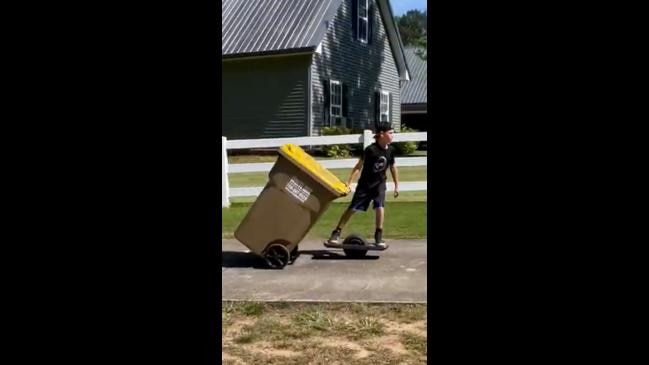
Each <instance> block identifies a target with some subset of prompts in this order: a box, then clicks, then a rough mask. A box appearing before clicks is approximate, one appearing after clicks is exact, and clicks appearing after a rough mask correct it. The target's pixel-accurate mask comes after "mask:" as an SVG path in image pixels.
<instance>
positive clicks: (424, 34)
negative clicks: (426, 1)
mask: <svg viewBox="0 0 649 365" xmlns="http://www.w3.org/2000/svg"><path fill="white" fill-rule="evenodd" d="M395 20H396V23H397V26H398V27H399V34H400V35H401V41H402V42H403V44H404V46H415V47H419V48H421V51H420V52H418V54H419V56H420V57H422V58H423V59H427V58H428V45H427V40H428V11H427V10H425V11H423V12H422V11H419V10H417V9H415V10H408V11H407V12H406V13H405V14H404V15H402V16H397V17H395Z"/></svg>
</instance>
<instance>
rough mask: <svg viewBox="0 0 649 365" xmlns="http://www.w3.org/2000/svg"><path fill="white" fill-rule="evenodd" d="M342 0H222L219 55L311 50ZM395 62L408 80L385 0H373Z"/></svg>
mask: <svg viewBox="0 0 649 365" xmlns="http://www.w3.org/2000/svg"><path fill="white" fill-rule="evenodd" d="M342 1H343V0H222V1H221V41H222V43H221V58H239V57H248V56H257V55H269V54H277V53H288V52H291V53H293V52H301V51H303V52H312V51H314V50H315V49H316V47H317V46H318V45H319V44H320V42H321V41H322V39H323V38H324V36H325V33H326V32H327V26H328V24H329V21H331V20H333V19H334V17H335V16H336V13H337V12H338V8H340V5H341V4H342ZM376 3H377V4H378V8H379V10H380V13H381V15H382V18H383V20H384V25H385V28H386V32H387V33H388V37H389V39H390V47H391V48H392V53H393V54H394V57H395V61H396V62H397V69H398V71H399V78H400V80H409V72H408V65H407V63H406V60H405V57H404V55H403V44H402V42H401V37H400V36H399V29H398V27H397V25H396V23H395V21H394V17H393V16H392V7H391V5H390V2H389V1H388V0H376Z"/></svg>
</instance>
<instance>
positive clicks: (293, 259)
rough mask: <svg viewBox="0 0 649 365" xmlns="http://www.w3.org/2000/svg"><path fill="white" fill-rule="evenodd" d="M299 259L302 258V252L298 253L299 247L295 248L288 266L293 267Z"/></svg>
mask: <svg viewBox="0 0 649 365" xmlns="http://www.w3.org/2000/svg"><path fill="white" fill-rule="evenodd" d="M298 257H300V252H299V251H298V249H297V246H295V247H294V248H293V250H291V256H290V258H289V261H288V264H289V265H292V264H293V263H294V262H295V260H297V258H298Z"/></svg>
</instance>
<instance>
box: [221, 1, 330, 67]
mask: <svg viewBox="0 0 649 365" xmlns="http://www.w3.org/2000/svg"><path fill="white" fill-rule="evenodd" d="M341 3H342V0H222V2H221V18H222V25H221V40H222V42H223V43H222V46H221V55H222V56H224V57H226V56H233V55H238V56H245V55H254V54H262V53H264V54H272V53H280V52H282V51H291V52H294V51H298V50H309V49H311V48H313V49H315V47H317V46H318V44H320V42H321V41H322V39H323V38H324V35H325V33H326V31H327V27H326V24H327V22H326V21H328V20H331V19H333V17H334V16H335V15H336V12H337V10H338V7H339V6H340V4H341Z"/></svg>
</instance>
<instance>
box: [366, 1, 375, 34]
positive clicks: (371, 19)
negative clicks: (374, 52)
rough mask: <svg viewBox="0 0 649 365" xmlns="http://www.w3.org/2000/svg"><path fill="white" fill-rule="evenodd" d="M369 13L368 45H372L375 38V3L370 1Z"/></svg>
mask: <svg viewBox="0 0 649 365" xmlns="http://www.w3.org/2000/svg"><path fill="white" fill-rule="evenodd" d="M367 3H368V5H369V7H368V12H367V44H372V39H373V38H374V1H373V0H368V2H367Z"/></svg>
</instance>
